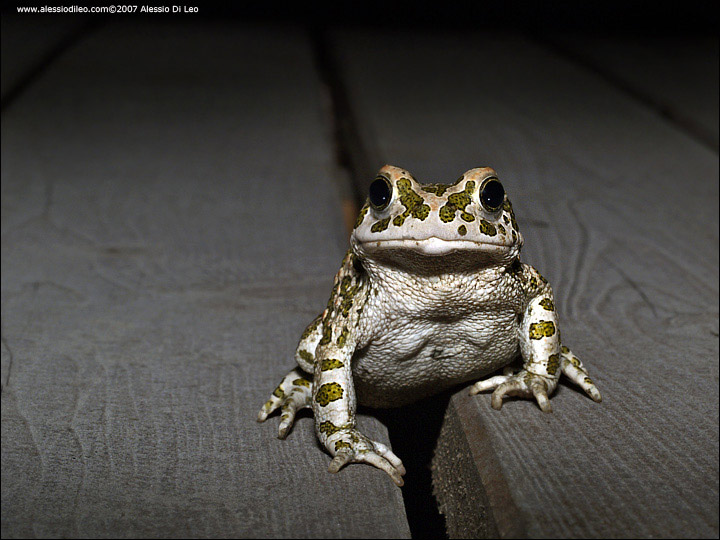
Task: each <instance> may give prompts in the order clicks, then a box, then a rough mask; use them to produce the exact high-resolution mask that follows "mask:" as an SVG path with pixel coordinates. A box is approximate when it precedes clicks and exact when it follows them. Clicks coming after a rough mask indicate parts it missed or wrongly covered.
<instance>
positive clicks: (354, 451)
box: [320, 424, 405, 486]
mask: <svg viewBox="0 0 720 540" xmlns="http://www.w3.org/2000/svg"><path fill="white" fill-rule="evenodd" d="M320 429H322V424H321V428H320ZM325 447H326V448H327V449H328V451H329V452H330V453H331V454H332V455H333V456H334V458H333V460H332V461H331V462H330V466H329V467H328V471H330V472H331V473H336V472H338V471H339V470H340V469H341V468H342V467H343V466H345V465H346V464H348V463H368V464H370V465H373V466H375V467H377V468H378V469H382V470H383V471H385V472H386V473H388V475H390V478H392V480H393V482H395V484H397V485H398V486H402V485H403V483H404V482H403V479H402V476H403V475H404V474H405V467H404V466H403V464H402V461H401V460H400V458H399V457H397V456H396V455H395V454H394V453H393V452H392V450H390V449H389V448H388V447H387V446H385V445H384V444H383V443H380V442H377V441H373V440H370V439H369V438H367V437H366V436H365V435H363V434H362V433H360V432H359V431H358V430H356V429H354V428H344V429H342V428H341V429H339V430H337V431H335V432H334V433H332V434H331V435H329V436H328V437H327V439H325Z"/></svg>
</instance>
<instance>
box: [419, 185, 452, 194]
mask: <svg viewBox="0 0 720 540" xmlns="http://www.w3.org/2000/svg"><path fill="white" fill-rule="evenodd" d="M449 187H450V186H448V185H446V184H427V185H425V186H422V188H421V189H422V190H423V191H424V192H426V193H434V194H435V195H437V196H438V197H442V196H443V194H444V193H445V192H446V191H447V189H448V188H449Z"/></svg>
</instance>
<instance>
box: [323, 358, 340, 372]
mask: <svg viewBox="0 0 720 540" xmlns="http://www.w3.org/2000/svg"><path fill="white" fill-rule="evenodd" d="M344 365H345V364H343V363H342V362H341V361H340V360H337V359H336V358H326V359H325V360H323V361H322V362H320V370H321V371H330V370H332V369H338V368H341V367H343V366H344Z"/></svg>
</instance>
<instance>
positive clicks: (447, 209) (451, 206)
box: [439, 180, 475, 223]
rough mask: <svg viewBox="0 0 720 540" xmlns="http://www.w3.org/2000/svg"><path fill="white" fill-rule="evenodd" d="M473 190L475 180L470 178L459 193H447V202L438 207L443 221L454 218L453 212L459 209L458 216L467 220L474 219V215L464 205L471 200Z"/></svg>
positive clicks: (447, 221) (449, 220)
mask: <svg viewBox="0 0 720 540" xmlns="http://www.w3.org/2000/svg"><path fill="white" fill-rule="evenodd" d="M474 191H475V182H474V181H472V180H470V181H469V182H468V183H467V184H465V189H464V190H463V191H461V192H459V193H452V194H451V195H448V198H447V202H446V203H445V204H444V205H443V206H442V207H441V208H440V212H439V214H440V219H441V220H442V221H444V222H445V223H449V222H451V221H452V220H453V219H455V213H456V212H457V211H460V217H461V218H462V219H464V220H465V221H467V222H471V221H474V220H475V216H473V215H472V214H470V213H468V212H466V211H465V207H466V206H467V205H468V204H470V203H471V202H472V199H471V196H472V194H473V192H474Z"/></svg>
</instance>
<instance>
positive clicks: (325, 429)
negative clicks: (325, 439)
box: [318, 420, 340, 436]
mask: <svg viewBox="0 0 720 540" xmlns="http://www.w3.org/2000/svg"><path fill="white" fill-rule="evenodd" d="M318 431H319V432H320V433H324V434H325V435H327V436H330V435H332V434H333V433H337V432H338V431H340V428H339V427H337V426H336V425H335V424H333V423H332V422H330V421H329V420H326V421H325V422H322V423H321V424H320V425H319V426H318Z"/></svg>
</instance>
